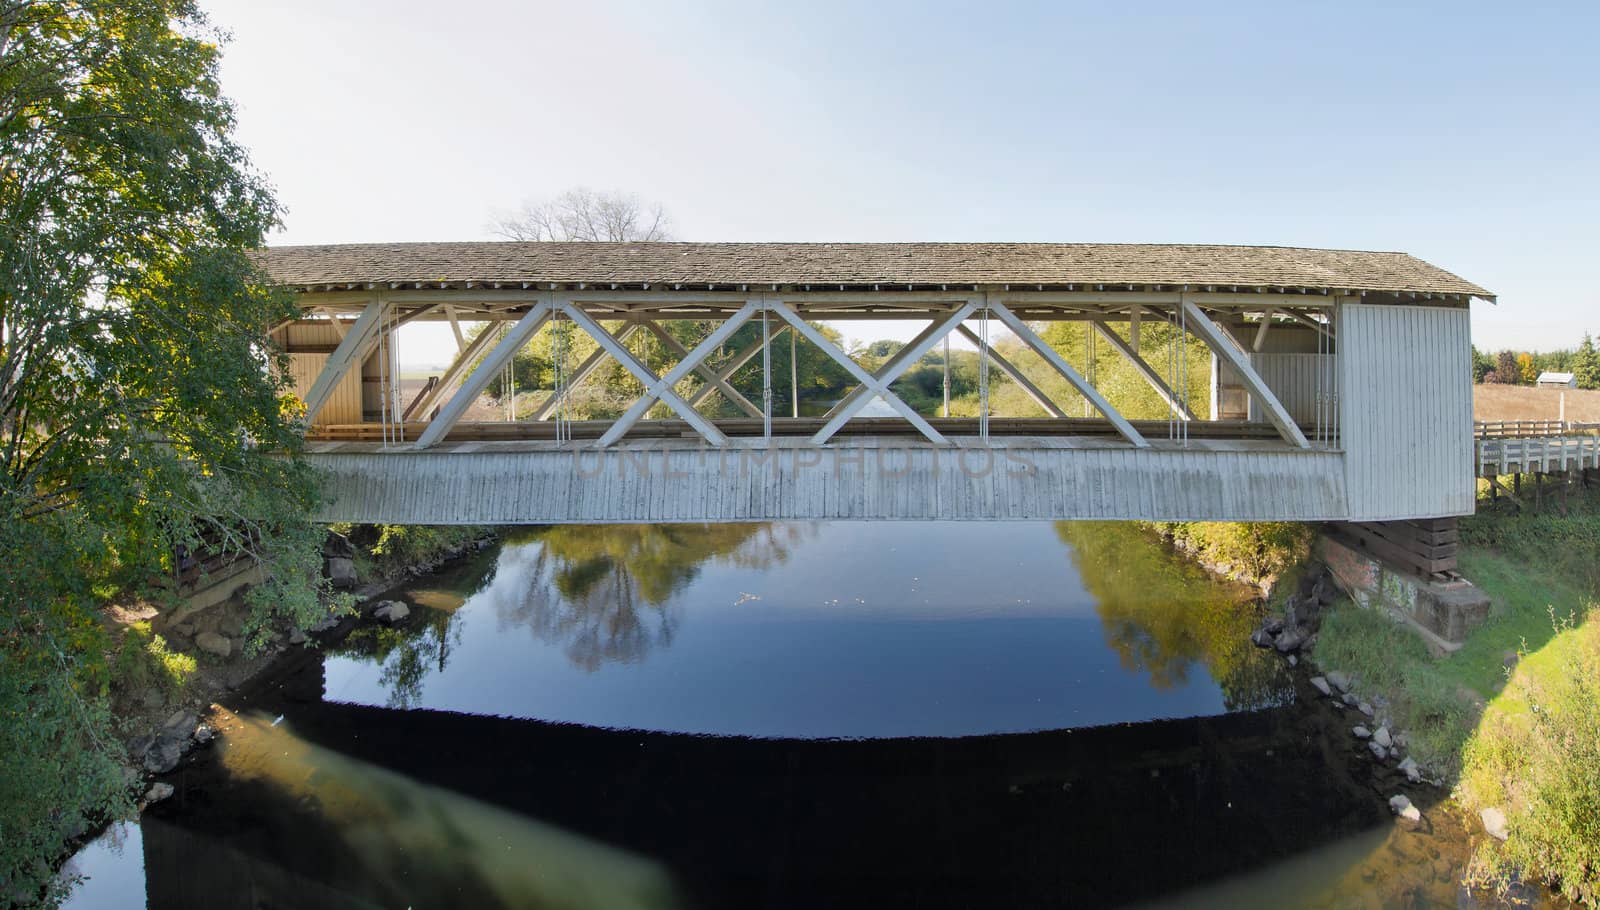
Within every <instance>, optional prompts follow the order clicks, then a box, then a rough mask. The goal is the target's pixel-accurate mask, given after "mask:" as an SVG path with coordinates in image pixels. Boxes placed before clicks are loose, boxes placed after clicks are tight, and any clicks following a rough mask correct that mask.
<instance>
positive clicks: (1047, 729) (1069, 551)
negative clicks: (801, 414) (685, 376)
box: [68, 523, 1460, 910]
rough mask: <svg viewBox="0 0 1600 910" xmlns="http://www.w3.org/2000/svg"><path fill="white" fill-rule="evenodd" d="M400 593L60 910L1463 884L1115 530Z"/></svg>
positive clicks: (568, 571)
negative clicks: (403, 614)
mask: <svg viewBox="0 0 1600 910" xmlns="http://www.w3.org/2000/svg"><path fill="white" fill-rule="evenodd" d="M392 596H395V597H400V598H403V599H405V600H406V601H407V602H408V603H410V604H411V605H412V608H413V610H414V613H413V615H412V616H411V617H410V619H409V620H408V621H407V622H406V623H404V624H403V625H401V626H399V627H397V628H385V627H381V626H378V625H374V624H363V625H361V626H359V627H358V628H356V629H355V630H354V631H353V632H351V633H350V634H349V635H348V636H347V637H345V638H344V639H343V640H342V641H339V642H338V643H337V644H332V645H329V646H328V647H327V648H326V650H325V651H321V652H318V651H303V652H296V653H294V654H291V655H287V656H285V657H284V658H283V659H282V660H281V661H279V662H278V663H277V664H276V665H275V666H274V668H273V670H272V671H270V672H269V674H268V675H267V677H266V678H263V679H261V680H259V681H258V683H257V684H255V685H254V686H252V687H251V688H250V689H249V690H248V691H245V692H241V693H239V695H238V696H237V697H235V698H232V699H231V700H229V701H228V702H227V703H225V704H224V705H223V706H222V707H223V709H224V710H223V715H222V716H223V719H222V728H223V730H222V732H223V736H222V737H221V739H220V741H219V742H218V744H217V745H216V746H214V747H212V748H210V749H208V750H206V751H203V752H200V753H198V754H197V756H196V757H195V759H194V760H193V761H192V762H190V763H188V764H186V765H185V766H184V767H183V768H182V769H180V770H179V771H178V772H176V773H175V774H174V775H173V776H172V777H171V778H170V779H171V782H172V783H174V784H175V785H176V786H177V788H178V789H177V794H176V795H175V796H174V797H172V798H170V799H169V800H167V801H165V802H162V803H159V804H157V805H156V806H154V807H152V808H151V809H150V810H149V811H147V812H146V813H145V815H144V816H143V818H142V819H141V820H140V822H139V823H138V824H137V825H123V826H119V827H117V828H115V829H113V830H112V831H110V832H108V834H107V835H106V836H105V837H103V838H101V839H100V840H99V841H97V842H96V843H94V844H92V845H91V846H90V847H88V848H86V849H85V851H84V852H83V853H82V854H80V855H79V857H77V858H76V859H75V860H74V861H73V864H72V866H71V871H75V872H78V873H81V874H84V875H86V876H88V879H87V881H85V882H84V883H83V884H82V885H80V886H79V888H78V890H77V891H76V893H75V894H74V896H73V898H72V899H71V901H70V902H69V904H68V906H71V907H79V908H89V907H128V906H147V907H150V908H169V907H170V908H190V907H205V908H232V907H238V908H267V907H310V908H357V907H362V908H366V907H373V908H376V907H394V908H405V907H415V908H418V910H421V908H432V907H484V908H491V907H551V908H568V907H571V908H578V907H607V908H609V907H620V908H630V907H638V908H655V907H758V906H795V907H816V906H833V905H839V904H865V905H872V906H905V905H915V906H938V907H944V906H950V907H988V906H994V907H1001V906H1108V905H1121V904H1129V903H1141V902H1145V903H1156V904H1161V903H1169V904H1171V905H1174V906H1182V905H1190V904H1207V903H1209V904H1212V905H1215V906H1230V907H1238V906H1284V905H1309V906H1387V905H1395V904H1400V905H1408V906H1427V905H1449V906H1454V905H1455V904H1456V901H1457V898H1458V896H1459V895H1458V889H1457V887H1456V886H1455V884H1454V882H1455V880H1456V879H1457V878H1458V877H1459V871H1460V870H1459V858H1458V857H1457V856H1456V855H1455V854H1456V853H1459V852H1460V851H1459V849H1458V848H1454V847H1452V843H1453V841H1452V836H1451V835H1453V833H1454V832H1451V831H1449V830H1444V828H1443V827H1441V829H1440V830H1434V829H1433V828H1432V827H1431V826H1430V828H1429V830H1427V831H1424V832H1417V833H1410V832H1407V833H1405V834H1404V835H1403V836H1402V835H1401V834H1399V833H1397V831H1396V829H1395V827H1394V825H1393V823H1392V822H1391V821H1390V820H1389V818H1388V811H1387V808H1386V805H1385V801H1386V798H1387V795H1388V793H1387V792H1384V791H1383V789H1382V787H1383V786H1386V784H1380V783H1373V782H1371V780H1370V778H1371V774H1370V772H1369V771H1368V770H1367V768H1366V766H1365V764H1364V763H1363V762H1362V759H1361V758H1360V756H1359V754H1358V752H1357V750H1356V748H1355V744H1354V743H1353V741H1352V740H1350V737H1349V736H1348V733H1347V732H1346V724H1347V722H1348V719H1346V718H1343V717H1341V716H1339V715H1338V713H1337V712H1335V711H1334V710H1333V709H1332V708H1329V707H1327V706H1324V705H1310V704H1307V703H1306V700H1303V699H1302V698H1301V692H1302V691H1303V690H1305V689H1306V686H1305V683H1304V680H1303V678H1302V677H1296V676H1295V675H1293V674H1291V673H1290V672H1289V671H1287V669H1286V668H1285V667H1284V666H1283V664H1282V663H1281V662H1280V661H1279V660H1278V659H1277V658H1276V657H1275V656H1272V655H1269V654H1267V653H1265V652H1261V651H1258V650H1256V649H1255V648H1253V647H1251V646H1250V644H1249V642H1248V635H1249V632H1250V630H1251V629H1252V628H1253V626H1254V624H1255V623H1256V621H1257V616H1258V614H1257V608H1256V607H1255V606H1254V604H1253V603H1252V602H1251V601H1250V599H1249V597H1248V592H1246V591H1243V590H1241V589H1236V588H1233V587H1230V586H1226V585H1222V584H1219V583H1217V582H1215V581H1213V580H1211V579H1209V578H1207V577H1206V576H1204V575H1203V574H1202V573H1201V572H1199V571H1198V570H1196V569H1194V568H1193V567H1191V566H1188V565H1186V564H1185V563H1183V562H1181V561H1180V560H1177V559H1175V558H1173V557H1172V556H1171V555H1170V554H1169V553H1167V552H1166V551H1165V550H1164V549H1163V548H1161V547H1160V546H1159V544H1157V543H1156V542H1155V541H1153V540H1151V539H1149V538H1147V537H1145V536H1143V535H1141V534H1140V533H1138V532H1137V531H1136V530H1134V529H1133V528H1131V527H1129V526H1126V525H1091V524H1062V525H1052V524H1024V523H1014V524H1002V523H996V524H983V525H976V524H965V525H959V524H917V525H912V524H821V525H769V524H760V525H721V526H711V527H686V526H667V527H663V526H651V527H632V526H608V527H566V528H552V529H538V530H529V531H526V532H524V533H522V534H521V535H519V536H514V537H512V538H510V539H508V540H507V541H506V542H505V543H504V545H503V546H501V547H498V548H496V549H494V550H491V551H489V552H486V553H484V554H482V555H481V556H479V557H477V558H475V559H473V560H470V561H467V562H464V563H462V564H460V565H457V566H455V567H453V568H452V569H450V570H448V571H446V572H443V573H441V574H439V575H437V576H435V577H430V578H425V579H421V580H419V581H418V582H417V583H416V584H414V585H411V586H408V587H406V588H403V589H400V590H397V591H396V592H394V594H393V595H392ZM1413 798H1414V799H1417V800H1418V802H1419V803H1420V804H1422V805H1423V806H1424V808H1425V810H1426V809H1427V808H1428V804H1429V802H1430V800H1429V799H1428V798H1427V797H1426V795H1425V794H1415V793H1414V794H1413ZM1434 799H1437V797H1434ZM1438 814H1439V815H1440V816H1441V818H1442V816H1443V814H1444V813H1442V812H1441V813H1438ZM1430 818H1431V817H1430ZM1440 824H1441V826H1444V825H1445V823H1444V822H1443V821H1441V823H1440Z"/></svg>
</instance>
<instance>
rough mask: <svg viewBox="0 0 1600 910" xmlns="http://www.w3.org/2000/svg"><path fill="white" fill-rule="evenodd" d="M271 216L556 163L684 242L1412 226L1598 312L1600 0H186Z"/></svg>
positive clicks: (1525, 316) (482, 202) (427, 210)
mask: <svg viewBox="0 0 1600 910" xmlns="http://www.w3.org/2000/svg"><path fill="white" fill-rule="evenodd" d="M201 2H202V5H203V6H204V7H205V8H206V9H207V10H209V11H210V13H211V15H212V17H213V20H214V21H215V22H216V24H218V25H220V26H222V27H224V28H226V29H227V30H228V31H230V32H231V33H232V42H231V43H230V44H229V46H228V48H227V50H226V56H225V62H224V66H223V87H224V90H225V91H227V92H228V93H229V94H230V95H231V96H232V97H233V98H234V99H235V100H236V102H237V103H238V106H239V135H240V137H241V139H242V140H243V141H244V142H245V143H246V144H247V145H248V146H249V147H250V148H251V149H252V152H253V155H254V160H255V163H256V165H257V166H258V167H259V168H261V169H262V170H264V171H265V172H266V173H267V174H268V175H269V177H270V178H271V179H272V181H273V182H274V184H275V185H276V186H277V188H278V191H279V195H280V198H281V199H282V201H283V202H284V203H285V204H286V205H287V207H288V215H287V219H286V224H285V227H284V229H283V230H282V231H281V232H280V233H279V234H278V235H277V236H275V237H274V242H276V243H332V242H357V241H391V240H393V241H398V240H471V239H487V238H489V237H490V236H491V234H490V232H489V230H488V223H489V221H490V219H491V217H492V215H493V213H494V212H495V210H496V209H502V208H512V207H514V206H515V205H516V204H517V203H518V202H520V201H521V200H523V199H527V198H534V199H538V198H544V197H549V196H553V195H555V194H557V193H559V192H561V191H562V190H564V189H567V188H570V187H574V186H587V187H591V188H594V189H600V190H611V189H619V190H624V191H629V192H634V193H638V194H639V195H640V196H642V197H644V198H646V199H649V200H654V201H658V202H660V203H661V204H662V205H664V206H665V207H666V208H667V210H668V212H669V213H670V214H671V216H672V219H673V225H674V235H675V236H676V237H677V238H678V239H684V240H797V241H800V240H860V241H889V240H1016V241H1108V242H1197V243H1264V244H1281V245H1291V246H1326V247H1342V248H1351V249H1374V250H1403V251H1406V252H1409V253H1413V254H1415V255H1417V256H1420V257H1422V258H1423V259H1426V260H1428V261H1430V262H1432V263H1434V264H1436V265H1439V266H1441V267H1443V268H1446V269H1449V270H1451V271H1453V272H1456V273H1458V274H1460V275H1462V276H1463V277H1465V278H1467V279H1469V280H1471V281H1474V282H1477V283H1478V284H1480V285H1483V286H1484V287H1487V288H1489V289H1491V290H1493V291H1495V292H1497V293H1498V294H1500V303H1499V305H1498V306H1491V305H1488V304H1475V315H1474V320H1473V324H1474V333H1475V336H1476V341H1477V344H1478V345H1479V346H1480V347H1488V348H1499V347H1519V348H1535V349H1549V348H1554V347H1567V346H1571V345H1573V344H1575V343H1576V341H1577V340H1578V337H1579V335H1580V334H1581V333H1582V332H1583V331H1585V330H1588V331H1593V332H1596V333H1600V283H1597V282H1596V274H1597V272H1600V267H1597V259H1600V257H1597V255H1596V250H1597V248H1600V54H1597V43H1600V3H1597V2H1595V0H1587V2H1572V3H1508V2H1496V3H1478V2H1470V0H1466V2H1438V3H1414V2H1413V3H1406V2H1382V3H1367V2H1340V3H1316V4H1312V3H1301V2H1290V0H1274V2H1261V3H1230V4H1223V3H1194V2H1187V3H1181V4H1178V3H1170V4H1169V3H1134V2H1124V3H999V2H991V3H972V4H952V3H942V2H892V3H872V4H868V3H844V2H828V0H820V2H808V3H794V2H785V3H781V4H780V3H758V2H754V0H744V2H709V0H693V2H691V0H675V2H660V0H657V2H649V0H591V2H582V3H579V2H564V3H544V2H512V0H455V2H452V3H448V4H441V3H437V2H426V3H424V2H418V0H389V2H381V3H380V2H357V0H272V2H262V0H201Z"/></svg>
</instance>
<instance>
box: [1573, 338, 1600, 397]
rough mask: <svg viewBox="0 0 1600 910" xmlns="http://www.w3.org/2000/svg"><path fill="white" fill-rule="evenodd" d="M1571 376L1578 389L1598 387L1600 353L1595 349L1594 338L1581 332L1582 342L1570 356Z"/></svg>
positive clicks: (1599, 382) (1599, 387)
mask: <svg viewBox="0 0 1600 910" xmlns="http://www.w3.org/2000/svg"><path fill="white" fill-rule="evenodd" d="M1572 372H1573V378H1575V379H1576V380H1577V381H1578V388H1580V389H1600V353H1597V352H1596V351H1595V347H1594V338H1593V337H1592V336H1590V334H1589V333H1588V332H1584V333H1583V343H1582V344H1579V345H1578V351H1577V353H1575V354H1574V355H1573V356H1572Z"/></svg>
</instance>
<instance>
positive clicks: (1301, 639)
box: [1272, 626, 1306, 654]
mask: <svg viewBox="0 0 1600 910" xmlns="http://www.w3.org/2000/svg"><path fill="white" fill-rule="evenodd" d="M1305 641H1306V637H1305V635H1304V634H1302V633H1301V632H1300V630H1299V629H1297V628H1295V627H1293V626H1290V627H1288V628H1286V629H1284V630H1283V634H1282V635H1279V636H1278V640H1277V641H1275V642H1273V643H1272V646H1273V647H1275V648H1277V649H1278V653H1279V654H1288V653H1290V652H1291V651H1298V650H1300V646H1301V645H1303V644H1305Z"/></svg>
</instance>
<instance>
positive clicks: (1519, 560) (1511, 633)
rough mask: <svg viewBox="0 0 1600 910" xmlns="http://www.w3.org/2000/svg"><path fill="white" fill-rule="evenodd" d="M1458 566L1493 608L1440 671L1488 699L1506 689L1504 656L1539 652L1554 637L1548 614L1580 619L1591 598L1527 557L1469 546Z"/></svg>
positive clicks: (1557, 574)
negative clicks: (1575, 615)
mask: <svg viewBox="0 0 1600 910" xmlns="http://www.w3.org/2000/svg"><path fill="white" fill-rule="evenodd" d="M1460 564H1461V574H1462V575H1465V576H1466V577H1467V578H1470V579H1471V580H1472V583H1473V584H1475V585H1477V586H1478V587H1479V588H1482V589H1483V591H1484V593H1486V594H1488V595H1489V598H1490V601H1491V604H1492V606H1491V607H1490V613H1489V618H1488V619H1487V620H1485V621H1484V623H1483V625H1481V626H1479V627H1478V628H1477V629H1474V630H1473V632H1472V634H1471V635H1470V636H1469V637H1468V638H1467V642H1466V644H1465V645H1463V646H1462V648H1461V650H1460V651H1457V652H1456V653H1455V654H1453V655H1451V656H1450V657H1449V658H1448V659H1447V660H1445V661H1443V665H1442V666H1443V670H1444V672H1445V673H1446V674H1447V675H1448V676H1449V677H1450V678H1452V679H1454V680H1455V681H1456V682H1458V683H1460V684H1461V685H1464V686H1467V687H1469V688H1471V689H1472V690H1473V691H1474V692H1477V693H1478V694H1479V695H1482V696H1483V697H1484V698H1491V697H1493V696H1494V695H1495V694H1496V693H1498V692H1499V691H1500V690H1501V689H1502V688H1504V686H1505V683H1506V666H1505V656H1506V654H1507V652H1511V653H1518V652H1521V651H1524V650H1527V651H1536V650H1538V649H1539V648H1541V647H1543V646H1544V645H1545V643H1546V642H1548V641H1550V639H1551V638H1553V637H1554V636H1555V629H1554V627H1553V626H1552V624H1551V621H1550V613H1551V611H1552V610H1554V611H1555V613H1556V615H1558V616H1569V615H1572V614H1574V613H1581V612H1582V611H1583V610H1584V609H1585V608H1586V605H1587V603H1588V600H1589V598H1588V597H1587V596H1586V595H1585V593H1584V592H1583V591H1582V590H1581V589H1580V588H1579V587H1578V586H1577V585H1575V584H1573V583H1572V582H1571V581H1570V580H1569V578H1568V577H1564V576H1563V575H1561V574H1559V573H1557V572H1554V571H1552V570H1550V569H1549V568H1547V567H1542V566H1540V565H1538V564H1537V563H1530V562H1529V561H1528V560H1527V558H1526V557H1517V556H1508V555H1505V554H1502V553H1497V552H1494V551H1492V550H1486V549H1482V548H1478V547H1471V546H1468V547H1465V548H1463V549H1462V551H1461V554H1460Z"/></svg>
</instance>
